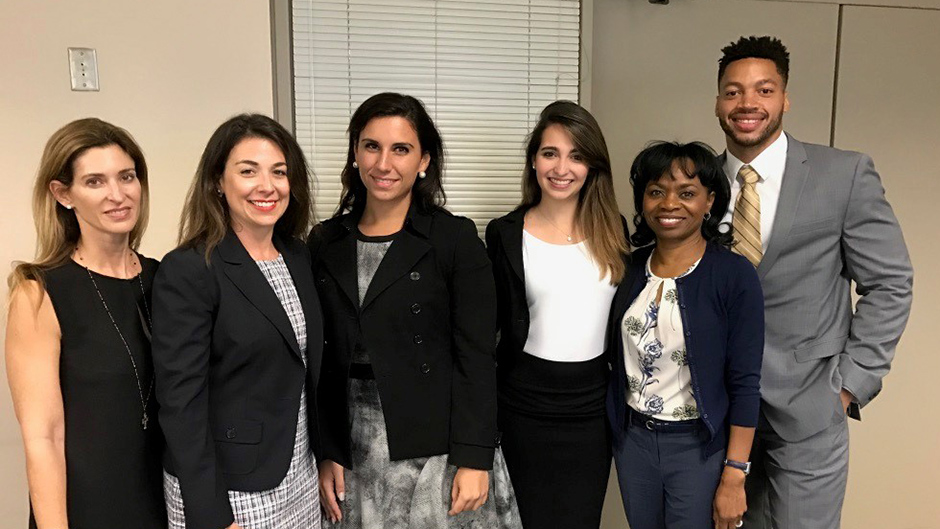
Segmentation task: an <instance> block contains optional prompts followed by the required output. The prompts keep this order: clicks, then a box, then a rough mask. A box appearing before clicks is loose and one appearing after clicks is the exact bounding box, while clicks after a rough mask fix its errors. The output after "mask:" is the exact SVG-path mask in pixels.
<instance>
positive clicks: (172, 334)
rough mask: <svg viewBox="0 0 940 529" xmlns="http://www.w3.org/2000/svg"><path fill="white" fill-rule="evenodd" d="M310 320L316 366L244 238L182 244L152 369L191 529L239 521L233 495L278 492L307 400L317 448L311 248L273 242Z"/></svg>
mask: <svg viewBox="0 0 940 529" xmlns="http://www.w3.org/2000/svg"><path fill="white" fill-rule="evenodd" d="M274 245H275V247H276V248H277V249H278V251H279V252H280V253H281V255H283V256H284V261H285V262H286V264H287V267H288V269H289V270H290V273H291V277H292V278H293V280H294V286H295V288H296V289H297V294H298V296H299V297H300V302H301V305H302V306H303V309H304V316H305V319H306V322H307V352H306V355H307V369H304V364H303V360H302V359H301V357H300V354H301V351H300V348H299V346H298V344H297V339H296V337H295V335H294V331H293V328H292V327H291V324H290V320H289V319H288V317H287V313H286V312H285V311H284V309H283V308H282V306H281V303H280V301H278V298H277V295H276V294H275V293H274V290H273V289H272V288H271V286H270V285H269V284H268V282H267V280H266V279H265V277H264V275H263V274H262V273H261V270H260V269H259V268H258V266H257V265H256V264H255V263H254V261H253V260H252V258H251V256H250V255H248V252H247V250H245V248H244V247H243V246H242V244H241V242H240V241H239V240H238V237H237V236H235V234H234V233H233V232H231V231H230V232H229V233H228V234H227V235H226V236H225V238H224V239H223V240H222V242H221V243H219V245H218V246H217V247H216V248H214V249H213V250H212V253H211V254H210V264H208V265H207V264H206V259H205V246H198V247H196V248H178V249H176V250H173V251H172V252H170V253H169V254H167V256H166V257H165V258H164V260H163V263H164V264H163V266H161V267H160V269H159V271H158V273H157V277H156V279H155V280H154V287H153V324H154V327H153V362H154V372H155V376H156V394H157V400H158V401H159V403H160V425H161V426H162V427H163V432H164V435H165V436H166V440H167V452H166V454H165V457H164V467H165V468H166V470H167V471H168V472H169V473H171V474H173V475H175V476H177V477H178V478H179V482H180V489H181V491H182V495H183V502H184V504H185V506H186V526H187V527H188V528H189V529H203V528H205V529H219V528H222V527H226V526H228V525H230V524H231V523H232V522H233V516H232V509H231V507H230V505H229V501H228V493H227V491H228V490H242V491H261V490H267V489H272V488H274V487H276V486H277V485H278V484H279V483H280V482H281V481H282V480H283V478H284V476H285V475H286V474H287V469H288V467H289V466H290V461H291V456H292V454H293V449H294V437H295V434H296V429H297V413H298V411H299V407H300V393H301V390H302V389H303V387H304V382H305V381H306V384H307V398H308V406H307V410H308V428H309V432H310V437H311V444H312V445H313V446H316V443H317V435H316V434H317V417H316V401H315V395H316V387H317V380H318V378H319V372H320V359H321V353H322V344H323V324H322V316H321V313H320V304H319V301H318V299H317V294H316V289H315V287H314V282H313V276H312V274H311V273H310V256H309V254H308V252H307V248H306V247H305V246H304V245H303V243H302V242H300V241H297V240H289V241H283V240H280V239H278V238H277V237H275V239H274Z"/></svg>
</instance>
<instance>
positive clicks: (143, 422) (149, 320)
mask: <svg viewBox="0 0 940 529" xmlns="http://www.w3.org/2000/svg"><path fill="white" fill-rule="evenodd" d="M75 255H77V256H78V259H79V261H82V262H84V261H85V260H84V259H82V256H81V254H79V253H78V248H76V249H75ZM81 266H82V268H84V269H85V272H88V279H91V284H92V285H94V287H95V292H97V293H98V299H100V300H101V305H102V306H103V307H104V311H105V312H107V313H108V318H109V319H110V320H111V324H112V325H114V330H115V331H117V333H118V336H119V337H120V338H121V343H123V344H124V349H125V350H126V351H127V357H128V358H130V359H131V367H133V368H134V380H136V381H137V395H138V396H139V397H140V407H141V408H143V415H142V416H141V418H140V425H141V427H143V429H144V430H146V429H147V423H148V422H150V417H149V416H148V415H147V404H149V403H150V395H151V394H153V379H154V378H156V377H150V388H149V389H148V390H147V396H146V397H144V390H143V386H141V384H140V374H139V373H138V372H137V362H136V361H135V360H134V355H133V353H131V348H130V346H128V345H127V340H125V339H124V333H122V332H121V328H120V327H118V324H117V321H115V320H114V316H113V315H112V314H111V309H109V308H108V303H107V302H106V301H105V300H104V296H102V295H101V289H99V288H98V282H97V281H95V276H94V275H92V273H91V270H90V269H89V268H88V267H87V266H84V265H81ZM142 275H143V269H141V273H139V274H137V284H138V285H140V293H141V294H143V298H142V299H143V300H144V311H145V312H146V314H147V323H149V324H150V328H151V329H152V328H153V319H152V318H151V317H150V307H149V306H148V305H147V293H146V292H144V280H143V279H142V278H141V276H142Z"/></svg>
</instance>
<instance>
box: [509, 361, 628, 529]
mask: <svg viewBox="0 0 940 529" xmlns="http://www.w3.org/2000/svg"><path fill="white" fill-rule="evenodd" d="M609 373H610V370H609V367H608V364H607V359H606V357H605V356H603V355H602V356H599V357H597V358H594V359H592V360H587V361H584V362H553V361H550V360H543V359H541V358H538V357H535V356H532V355H529V354H527V353H520V354H518V355H516V358H515V361H514V362H513V363H512V365H500V376H499V429H500V431H501V432H502V448H503V454H504V456H505V458H506V464H507V466H508V469H509V476H510V478H511V479H512V485H513V489H514V490H515V492H516V500H517V502H518V504H519V513H520V514H521V516H522V524H523V526H524V527H525V528H526V529H542V528H546V527H565V528H566V529H597V528H598V527H599V526H600V522H601V511H602V509H603V507H604V496H605V494H606V491H607V480H608V477H609V475H610V464H611V452H610V430H609V428H608V425H607V416H606V412H605V402H604V400H605V397H606V394H607V381H608V377H609Z"/></svg>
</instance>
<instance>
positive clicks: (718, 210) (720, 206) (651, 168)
mask: <svg viewBox="0 0 940 529" xmlns="http://www.w3.org/2000/svg"><path fill="white" fill-rule="evenodd" d="M674 162H680V167H683V168H684V169H685V172H686V175H688V177H689V178H698V179H699V181H700V182H702V185H703V186H705V189H708V190H709V191H710V192H712V193H715V201H714V202H713V203H712V208H711V211H709V213H711V216H710V217H709V218H708V219H707V220H705V221H704V222H702V237H704V238H705V240H706V241H709V242H715V243H718V244H721V245H722V246H727V247H729V248H730V247H731V244H732V243H733V236H732V234H731V230H730V229H727V228H729V226H727V225H725V226H724V228H726V229H724V230H723V229H722V226H721V218H722V217H723V216H724V214H725V212H726V211H728V204H729V203H730V202H731V183H730V182H729V181H728V177H727V176H725V171H724V169H723V168H722V167H721V164H720V163H719V162H718V158H717V155H716V154H715V151H714V150H713V149H712V148H711V147H709V146H708V145H706V144H704V143H702V142H698V141H696V142H692V143H678V142H666V141H657V142H652V143H650V144H649V145H647V147H646V148H645V149H643V150H642V151H640V154H638V155H637V156H636V159H634V160H633V165H632V166H631V167H630V184H631V185H632V186H633V206H634V207H635V208H636V212H637V213H636V215H634V216H633V225H634V226H636V231H634V232H633V234H632V235H631V236H630V243H631V244H633V246H634V247H640V246H646V245H648V244H650V243H652V242H653V241H655V240H656V234H654V233H653V229H652V228H650V227H649V224H647V223H646V219H644V218H643V214H642V212H643V195H644V194H646V186H647V185H648V184H649V183H650V182H656V181H658V180H659V179H660V178H662V177H663V176H665V175H668V174H670V173H671V171H672V166H673V163H674Z"/></svg>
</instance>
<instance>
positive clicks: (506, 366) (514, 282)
mask: <svg viewBox="0 0 940 529" xmlns="http://www.w3.org/2000/svg"><path fill="white" fill-rule="evenodd" d="M528 210H529V208H527V207H519V208H516V209H515V210H513V211H511V212H510V213H508V214H507V215H505V216H502V217H499V218H497V219H493V220H492V221H490V223H489V224H488V225H487V226H486V251H487V253H488V254H489V256H490V260H491V261H492V262H493V275H494V276H495V280H496V287H497V288H496V296H497V303H496V306H497V327H498V329H499V345H497V347H496V359H497V360H498V361H499V370H500V373H505V372H508V370H510V369H511V367H512V365H513V363H514V362H515V361H516V360H517V359H518V355H520V354H522V352H523V348H524V347H525V343H526V340H528V338H529V301H528V299H527V298H526V293H525V267H524V265H523V261H522V230H523V227H524V225H525V214H526V211H528ZM620 220H621V222H622V223H623V234H624V237H626V238H627V240H629V232H628V230H627V221H626V219H624V218H623V217H622V216H621V217H620ZM624 261H625V262H629V256H624Z"/></svg>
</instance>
